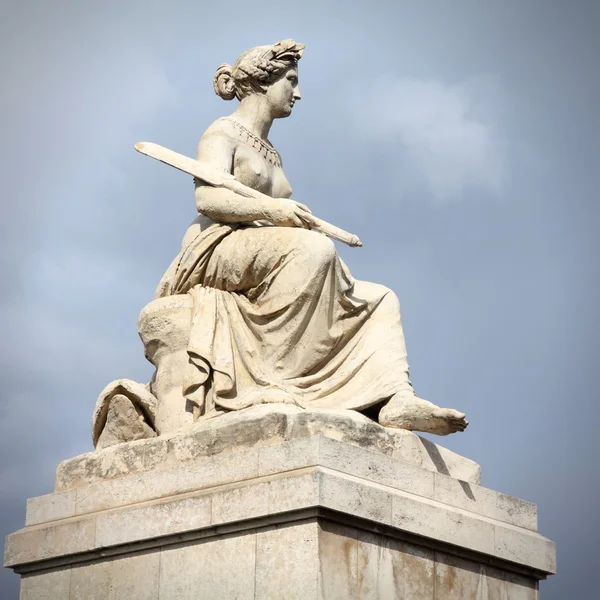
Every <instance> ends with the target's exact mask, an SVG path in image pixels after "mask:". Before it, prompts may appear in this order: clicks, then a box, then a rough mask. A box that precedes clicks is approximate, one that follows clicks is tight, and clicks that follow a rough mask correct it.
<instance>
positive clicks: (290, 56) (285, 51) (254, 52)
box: [213, 40, 304, 100]
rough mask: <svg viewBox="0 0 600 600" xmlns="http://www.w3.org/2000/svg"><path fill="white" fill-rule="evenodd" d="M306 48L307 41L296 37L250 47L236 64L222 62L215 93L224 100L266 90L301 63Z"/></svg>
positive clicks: (216, 77)
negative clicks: (269, 44)
mask: <svg viewBox="0 0 600 600" xmlns="http://www.w3.org/2000/svg"><path fill="white" fill-rule="evenodd" d="M303 52H304V44H297V43H296V42H295V41H294V40H282V41H281V42H277V43H276V44H273V45H272V46H257V47H256V48H251V49H250V50H246V52H244V53H243V54H242V55H241V56H240V57H239V58H238V59H237V61H236V62H235V65H233V67H232V66H231V65H228V64H222V65H220V66H219V68H218V69H217V72H216V73H215V76H214V78H213V87H214V88H215V93H216V94H217V96H220V97H221V98H223V100H233V99H234V98H237V99H238V100H241V99H242V98H245V97H246V96H249V95H250V94H256V93H261V92H265V91H266V88H267V87H268V86H269V85H270V84H272V83H273V82H274V81H277V79H279V78H280V77H281V76H282V75H283V74H284V73H285V72H286V71H288V70H289V69H290V68H292V67H295V66H296V65H297V64H298V61H299V60H300V59H301V58H302V53H303Z"/></svg>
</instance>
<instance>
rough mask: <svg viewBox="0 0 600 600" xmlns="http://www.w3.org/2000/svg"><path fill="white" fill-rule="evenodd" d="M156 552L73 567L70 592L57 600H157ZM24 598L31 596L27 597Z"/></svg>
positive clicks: (57, 596) (26, 599) (28, 599)
mask: <svg viewBox="0 0 600 600" xmlns="http://www.w3.org/2000/svg"><path fill="white" fill-rule="evenodd" d="M159 562H160V554H159V553H158V552H140V553H139V554H137V555H134V556H120V557H117V558H112V559H110V560H100V561H96V562H94V563H91V564H87V565H86V564H84V565H79V566H76V567H73V568H72V570H71V585H70V595H69V596H59V595H56V596H54V597H55V598H56V599H57V600H59V599H62V598H69V599H70V598H74V599H77V600H79V599H81V600H84V599H85V600H107V599H110V600H113V599H114V600H158V598H159V595H158V594H159V587H158V582H159ZM24 600H32V599H30V598H28V597H26V598H25V599H24Z"/></svg>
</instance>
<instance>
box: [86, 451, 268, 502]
mask: <svg viewBox="0 0 600 600" xmlns="http://www.w3.org/2000/svg"><path fill="white" fill-rule="evenodd" d="M257 473H258V451H257V450H253V449H251V450H249V451H247V452H239V453H235V454H227V455H224V456H216V457H213V456H208V457H204V458H202V459H201V460H198V461H194V462H192V463H184V464H175V465H173V467H172V468H171V469H160V470H155V471H149V472H145V473H141V474H137V475H133V476H129V477H121V478H118V479H112V480H111V479H109V480H107V481H97V482H95V483H92V484H89V485H87V486H84V487H81V488H79V489H78V490H77V506H76V512H77V514H85V513H88V512H94V511H99V510H104V509H108V508H114V507H118V506H125V505H128V504H133V503H135V502H143V501H146V500H154V499H156V498H161V497H164V496H169V495H177V494H183V493H186V492H190V491H194V490H198V489H205V488H210V487H215V486H218V485H222V484H226V483H230V482H240V481H244V480H246V479H251V478H254V477H256V476H257Z"/></svg>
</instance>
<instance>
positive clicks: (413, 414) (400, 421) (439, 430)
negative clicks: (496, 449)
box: [379, 393, 469, 435]
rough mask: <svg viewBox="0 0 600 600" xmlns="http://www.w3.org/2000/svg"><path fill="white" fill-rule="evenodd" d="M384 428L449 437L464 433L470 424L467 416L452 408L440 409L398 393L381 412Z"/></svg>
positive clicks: (425, 401)
mask: <svg viewBox="0 0 600 600" xmlns="http://www.w3.org/2000/svg"><path fill="white" fill-rule="evenodd" d="M379 423H380V424H381V425H383V426H384V427H395V428H397V429H408V430H410V431H423V432H425V433H435V434H437V435H448V434H450V433H456V432H457V431H464V430H465V429H466V427H467V425H468V424H469V422H468V421H467V420H466V419H465V414H464V413H461V412H458V411H457V410H454V409H452V408H440V407H439V406H436V405H435V404H432V403H431V402H428V401H427V400H423V399H421V398H418V397H417V396H414V395H406V394H401V393H398V394H396V395H395V396H392V398H391V399H390V401H389V402H388V403H387V404H386V405H385V406H384V407H383V408H382V409H381V411H380V412H379Z"/></svg>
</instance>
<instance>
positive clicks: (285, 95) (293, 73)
mask: <svg viewBox="0 0 600 600" xmlns="http://www.w3.org/2000/svg"><path fill="white" fill-rule="evenodd" d="M265 95H266V97H267V100H268V101H269V106H270V108H271V111H272V114H273V118H275V119H282V118H284V117H289V116H290V115H291V114H292V108H294V103H295V102H296V100H300V88H299V87H298V68H297V67H292V68H290V69H288V70H287V71H286V72H285V73H284V74H283V75H282V76H281V77H280V78H279V79H278V80H277V81H275V82H274V83H272V84H271V85H270V86H269V87H268V88H267V91H266V93H265Z"/></svg>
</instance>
